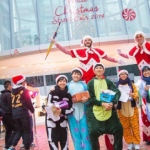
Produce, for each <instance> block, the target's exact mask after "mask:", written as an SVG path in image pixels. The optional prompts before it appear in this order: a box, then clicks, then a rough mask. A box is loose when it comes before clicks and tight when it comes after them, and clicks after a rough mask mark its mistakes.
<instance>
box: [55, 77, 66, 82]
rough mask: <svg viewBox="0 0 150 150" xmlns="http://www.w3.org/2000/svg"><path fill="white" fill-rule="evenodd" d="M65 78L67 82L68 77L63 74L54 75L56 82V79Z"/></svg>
mask: <svg viewBox="0 0 150 150" xmlns="http://www.w3.org/2000/svg"><path fill="white" fill-rule="evenodd" d="M62 77H63V78H65V79H66V80H67V82H68V78H67V76H65V75H58V76H57V77H56V79H55V80H56V83H58V80H59V79H60V78H62Z"/></svg>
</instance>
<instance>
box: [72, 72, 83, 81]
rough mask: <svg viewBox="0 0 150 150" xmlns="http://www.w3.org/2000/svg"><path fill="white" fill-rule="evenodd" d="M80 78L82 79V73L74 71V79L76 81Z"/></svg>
mask: <svg viewBox="0 0 150 150" xmlns="http://www.w3.org/2000/svg"><path fill="white" fill-rule="evenodd" d="M80 79H81V74H80V73H77V72H74V73H73V74H72V80H73V81H74V82H78V81H79V80H80Z"/></svg>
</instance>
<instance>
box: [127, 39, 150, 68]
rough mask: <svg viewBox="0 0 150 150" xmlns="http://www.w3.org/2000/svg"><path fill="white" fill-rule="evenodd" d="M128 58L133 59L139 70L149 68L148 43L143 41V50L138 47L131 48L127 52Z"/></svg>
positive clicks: (149, 52)
mask: <svg viewBox="0 0 150 150" xmlns="http://www.w3.org/2000/svg"><path fill="white" fill-rule="evenodd" d="M128 57H129V58H131V57H135V59H136V62H137V65H138V67H139V69H140V70H141V69H142V68H143V67H144V66H150V43H148V42H146V41H145V42H144V43H143V49H141V48H140V47H139V46H138V45H137V46H135V47H133V48H132V49H131V50H130V51H129V54H128Z"/></svg>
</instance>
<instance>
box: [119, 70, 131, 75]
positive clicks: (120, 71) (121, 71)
mask: <svg viewBox="0 0 150 150" xmlns="http://www.w3.org/2000/svg"><path fill="white" fill-rule="evenodd" d="M123 72H125V73H126V74H127V75H128V74H129V73H128V71H127V70H125V69H123V70H119V72H118V75H119V76H120V74H121V73H123Z"/></svg>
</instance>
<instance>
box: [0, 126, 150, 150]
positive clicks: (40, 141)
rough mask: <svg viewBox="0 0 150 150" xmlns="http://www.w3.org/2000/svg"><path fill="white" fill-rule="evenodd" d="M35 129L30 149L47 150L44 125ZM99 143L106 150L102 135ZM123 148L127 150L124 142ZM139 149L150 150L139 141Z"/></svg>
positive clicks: (2, 142)
mask: <svg viewBox="0 0 150 150" xmlns="http://www.w3.org/2000/svg"><path fill="white" fill-rule="evenodd" d="M36 131H37V133H36V135H35V144H36V147H34V148H32V150H49V146H48V142H47V137H46V130H45V126H44V125H39V126H37V128H36ZM1 136H3V134H1ZM21 142H22V141H21V140H20V141H19V143H18V145H17V146H16V150H19V149H20V146H21ZM100 144H101V150H106V147H105V143H104V139H103V136H102V137H100ZM3 145H4V139H1V140H0V150H3ZM69 150H74V149H73V143H72V140H71V137H70V133H69ZM123 150H127V148H126V144H125V143H124V149H123ZM141 150H150V146H146V145H145V143H143V142H141Z"/></svg>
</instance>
